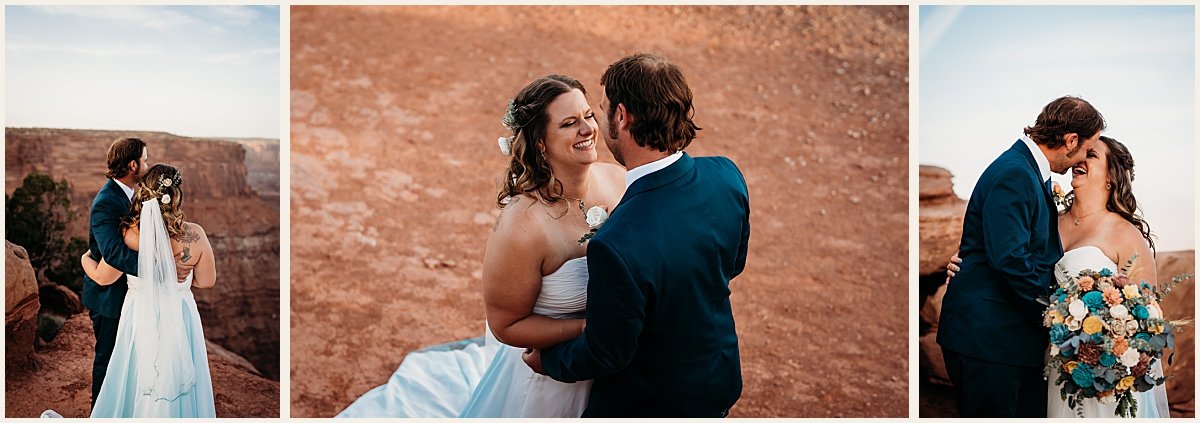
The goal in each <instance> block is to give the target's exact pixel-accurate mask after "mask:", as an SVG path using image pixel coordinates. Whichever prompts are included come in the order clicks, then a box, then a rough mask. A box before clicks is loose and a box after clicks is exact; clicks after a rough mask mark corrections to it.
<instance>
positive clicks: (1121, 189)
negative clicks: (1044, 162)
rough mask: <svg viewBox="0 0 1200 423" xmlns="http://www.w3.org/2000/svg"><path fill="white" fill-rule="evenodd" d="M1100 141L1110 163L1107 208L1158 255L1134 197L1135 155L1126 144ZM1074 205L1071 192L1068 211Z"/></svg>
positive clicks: (1111, 139)
mask: <svg viewBox="0 0 1200 423" xmlns="http://www.w3.org/2000/svg"><path fill="white" fill-rule="evenodd" d="M1100 141H1101V142H1103V143H1104V145H1105V146H1107V147H1108V155H1107V157H1105V161H1106V162H1108V169H1107V170H1108V179H1109V181H1108V182H1109V183H1111V184H1112V190H1109V194H1108V201H1107V204H1106V206H1105V207H1106V208H1107V209H1108V211H1110V212H1113V213H1116V214H1117V215H1119V216H1121V217H1122V218H1123V219H1125V220H1126V221H1128V222H1129V223H1131V224H1133V226H1134V227H1135V228H1137V230H1138V232H1141V233H1142V237H1143V238H1146V242H1148V243H1150V250H1151V251H1153V252H1155V254H1157V250H1155V248H1154V236H1153V234H1151V233H1150V223H1149V222H1146V219H1144V218H1143V217H1142V213H1141V211H1140V210H1138V206H1137V198H1135V197H1134V196H1133V155H1132V154H1130V153H1129V149H1128V148H1125V144H1122V143H1121V142H1120V141H1117V140H1116V139H1113V138H1109V137H1106V136H1103V135H1101V136H1100ZM1074 203H1075V191H1071V193H1070V194H1068V195H1067V210H1068V211H1069V210H1070V209H1071V206H1072V205H1074Z"/></svg>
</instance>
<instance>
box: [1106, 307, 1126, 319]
mask: <svg viewBox="0 0 1200 423" xmlns="http://www.w3.org/2000/svg"><path fill="white" fill-rule="evenodd" d="M1108 315H1109V316H1112V317H1113V318H1114V319H1117V320H1123V319H1125V318H1126V317H1129V308H1128V307H1125V305H1124V304H1117V305H1115V306H1112V308H1110V309H1108Z"/></svg>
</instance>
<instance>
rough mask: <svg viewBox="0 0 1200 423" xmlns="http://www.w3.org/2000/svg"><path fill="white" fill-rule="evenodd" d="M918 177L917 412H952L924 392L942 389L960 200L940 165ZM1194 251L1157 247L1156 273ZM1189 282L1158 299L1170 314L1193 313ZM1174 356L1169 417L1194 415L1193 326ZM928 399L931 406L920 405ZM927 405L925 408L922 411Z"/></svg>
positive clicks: (1188, 260)
mask: <svg viewBox="0 0 1200 423" xmlns="http://www.w3.org/2000/svg"><path fill="white" fill-rule="evenodd" d="M920 175H921V179H920V235H919V236H920V245H921V251H920V269H919V273H920V278H919V279H920V283H921V287H920V292H921V298H920V303H919V304H920V307H921V308H920V314H919V315H920V327H921V332H920V334H919V335H920V340H919V342H918V345H919V348H920V351H919V358H920V372H919V374H920V378H921V380H920V381H919V382H920V383H921V384H922V386H923V388H922V398H921V404H922V410H921V417H956V416H954V415H952V414H946V413H953V410H952V405H949V404H952V400H951V399H948V398H941V399H933V398H927V395H930V394H927V393H926V392H925V391H926V388H929V389H928V391H931V392H932V391H936V392H937V394H933V395H948V394H949V392H950V391H949V390H947V389H942V388H940V387H938V386H932V385H942V386H948V385H949V383H950V380H949V377H948V376H947V375H946V368H945V365H944V364H943V361H942V352H941V347H939V346H938V344H937V341H936V338H937V325H938V319H939V317H940V315H941V309H942V296H943V295H944V294H945V292H946V287H945V285H944V284H943V283H942V282H943V281H944V280H945V277H946V269H945V265H946V262H947V259H948V258H949V257H950V256H951V255H953V254H954V253H955V252H956V251H957V249H958V242H959V238H960V237H961V236H962V218H963V213H964V212H965V211H966V201H964V200H962V199H961V198H958V197H957V196H956V195H955V194H954V191H953V189H952V188H953V187H952V185H951V182H950V181H951V178H952V175H951V174H950V172H949V171H946V170H945V169H941V168H937V167H933V166H921V174H920ZM1195 257H1196V254H1195V252H1194V251H1179V252H1160V253H1158V254H1157V256H1156V257H1155V261H1156V264H1157V268H1158V275H1159V279H1160V280H1162V281H1166V280H1169V279H1170V278H1171V277H1174V276H1176V275H1181V274H1194V273H1195ZM1194 292H1195V282H1194V281H1192V280H1189V281H1186V282H1184V283H1183V284H1181V285H1179V286H1178V287H1177V288H1176V290H1175V291H1173V292H1171V294H1170V295H1169V296H1168V297H1167V298H1166V299H1165V300H1164V301H1163V310H1164V312H1165V313H1166V315H1167V317H1168V318H1170V319H1194V318H1195V303H1194V298H1195V295H1194ZM1175 343H1176V352H1175V358H1174V362H1173V363H1172V364H1171V365H1169V366H1168V367H1167V368H1166V373H1167V374H1168V375H1169V376H1170V378H1169V379H1168V381H1167V395H1168V399H1169V401H1170V404H1171V416H1172V417H1192V416H1195V412H1196V402H1195V392H1196V391H1195V371H1194V368H1195V367H1194V366H1195V326H1194V324H1189V325H1186V326H1183V327H1182V328H1181V329H1180V332H1179V333H1177V334H1176V340H1175ZM926 405H930V406H931V407H932V408H936V409H937V410H933V411H929V410H926V409H925V408H926ZM927 411H929V412H927Z"/></svg>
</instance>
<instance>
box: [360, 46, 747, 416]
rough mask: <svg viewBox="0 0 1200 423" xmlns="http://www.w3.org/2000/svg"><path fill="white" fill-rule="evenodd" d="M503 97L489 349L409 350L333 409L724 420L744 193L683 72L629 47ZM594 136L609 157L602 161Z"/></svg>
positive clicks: (732, 387) (742, 258) (489, 270)
mask: <svg viewBox="0 0 1200 423" xmlns="http://www.w3.org/2000/svg"><path fill="white" fill-rule="evenodd" d="M601 86H602V88H603V90H604V93H603V96H602V99H601V102H600V109H599V110H600V112H601V113H602V116H603V122H604V127H603V128H604V129H605V131H603V132H602V131H600V129H601V126H600V123H599V120H598V119H597V114H596V113H595V112H594V111H593V110H592V107H591V105H590V104H589V102H588V99H587V95H586V94H587V91H586V89H585V88H584V86H583V84H581V83H580V82H579V81H577V80H575V79H573V78H570V77H567V76H562V75H550V76H546V77H543V78H540V79H538V80H536V81H533V82H532V83H530V84H529V85H528V86H526V87H525V88H524V89H522V90H521V91H520V92H519V93H518V94H517V95H516V97H515V98H514V99H513V101H512V102H511V103H510V104H509V106H508V110H507V112H506V113H505V117H504V119H502V123H503V124H504V125H505V126H506V127H507V128H508V129H509V130H510V131H511V136H510V137H506V138H502V139H501V140H500V147H501V151H502V152H503V153H504V154H507V155H510V156H511V160H509V164H508V169H507V171H506V172H505V177H504V181H503V187H502V189H501V190H500V192H499V195H498V197H497V204H498V206H499V207H500V208H501V209H502V210H503V212H502V213H501V215H500V217H499V219H498V221H497V223H496V226H495V228H493V231H492V234H491V236H490V237H489V239H488V244H487V249H486V251H485V253H484V263H483V296H484V302H485V306H486V317H487V329H488V330H487V333H486V339H487V341H486V342H485V344H484V345H483V346H482V347H481V346H479V345H476V344H472V345H468V346H466V347H465V348H461V349H453V350H442V351H438V350H434V351H422V352H416V353H412V354H409V355H408V356H407V357H406V358H405V360H404V362H403V363H401V366H400V368H399V369H398V370H397V371H396V372H395V373H394V374H393V375H392V378H391V380H390V381H389V382H388V384H387V385H384V386H380V387H378V388H375V389H373V390H372V391H370V392H368V393H367V394H365V395H363V396H362V397H360V398H359V399H358V400H356V401H355V402H354V403H353V404H351V405H350V407H348V408H347V409H346V410H344V411H342V412H341V413H340V414H339V417H371V416H391V417H455V416H459V417H580V416H584V417H633V416H642V417H723V416H725V415H727V414H728V412H729V409H730V407H732V406H733V404H734V403H735V402H736V401H737V399H738V397H739V396H740V394H741V389H742V379H741V364H740V359H739V354H738V343H737V334H736V332H735V330H734V322H733V312H732V308H731V305H730V299H729V296H730V288H729V283H730V280H731V279H733V278H734V277H736V276H737V275H738V274H740V273H741V272H742V270H743V269H744V267H745V262H746V253H747V245H748V241H749V235H750V227H749V195H748V193H747V188H746V183H745V180H744V178H743V177H742V174H741V172H740V171H739V170H738V168H737V167H736V166H735V165H734V164H733V162H732V161H730V160H729V159H726V158H724V157H691V156H689V155H688V154H687V153H685V152H683V150H684V149H685V148H686V147H687V146H688V145H689V144H690V143H691V142H692V140H693V139H694V138H695V136H696V132H697V131H698V130H700V128H699V127H698V126H696V124H695V123H694V122H693V121H692V114H693V108H692V93H691V90H690V88H688V85H687V81H686V79H685V78H684V75H683V73H682V71H681V70H680V68H679V67H678V66H677V65H675V64H674V63H672V62H670V61H669V60H667V59H666V58H664V57H661V56H657V55H652V54H635V55H632V56H629V57H625V58H623V59H621V60H619V61H617V62H616V63H613V64H612V65H610V66H609V68H608V70H607V71H605V73H604V75H603V77H602V78H601ZM600 137H604V142H605V143H606V144H607V146H608V148H609V150H610V151H611V152H612V154H613V156H614V158H615V159H616V161H617V162H618V163H621V165H622V166H623V168H622V167H619V166H615V165H611V164H605V163H600V162H598V153H597V150H596V143H597V141H598V138H600Z"/></svg>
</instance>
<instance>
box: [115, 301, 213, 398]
mask: <svg viewBox="0 0 1200 423" xmlns="http://www.w3.org/2000/svg"><path fill="white" fill-rule="evenodd" d="M133 301H135V296H134V295H129V296H127V297H125V303H124V304H123V305H122V306H121V320H120V323H118V324H117V341H116V345H115V346H114V347H113V353H112V358H111V359H110V360H109V362H108V372H107V374H106V375H105V377H104V383H103V384H102V385H101V386H100V394H99V395H97V396H96V406H95V407H94V408H93V409H92V415H91V417H216V409H215V406H214V403H213V393H212V376H211V375H210V374H209V369H208V350H207V349H206V346H205V343H204V329H203V327H201V325H200V314H199V312H197V309H196V300H195V298H194V297H192V295H191V294H190V292H189V293H187V294H185V296H184V298H183V302H184V304H183V316H181V318H182V319H183V327H184V328H185V329H186V331H187V334H188V337H187V339H188V342H189V345H190V347H191V350H192V360H193V363H194V364H195V367H196V386H195V387H194V388H193V389H192V390H191V391H190V392H189V393H187V394H186V395H184V396H182V397H180V398H178V399H175V400H174V401H165V400H158V401H155V400H154V399H150V398H149V397H145V396H142V395H139V393H138V392H137V386H136V384H137V366H136V363H137V340H136V339H133V336H132V334H133V325H134V324H136V322H134V321H133V320H134V319H133V317H132V315H133V309H134V306H133V304H132V302H133Z"/></svg>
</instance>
